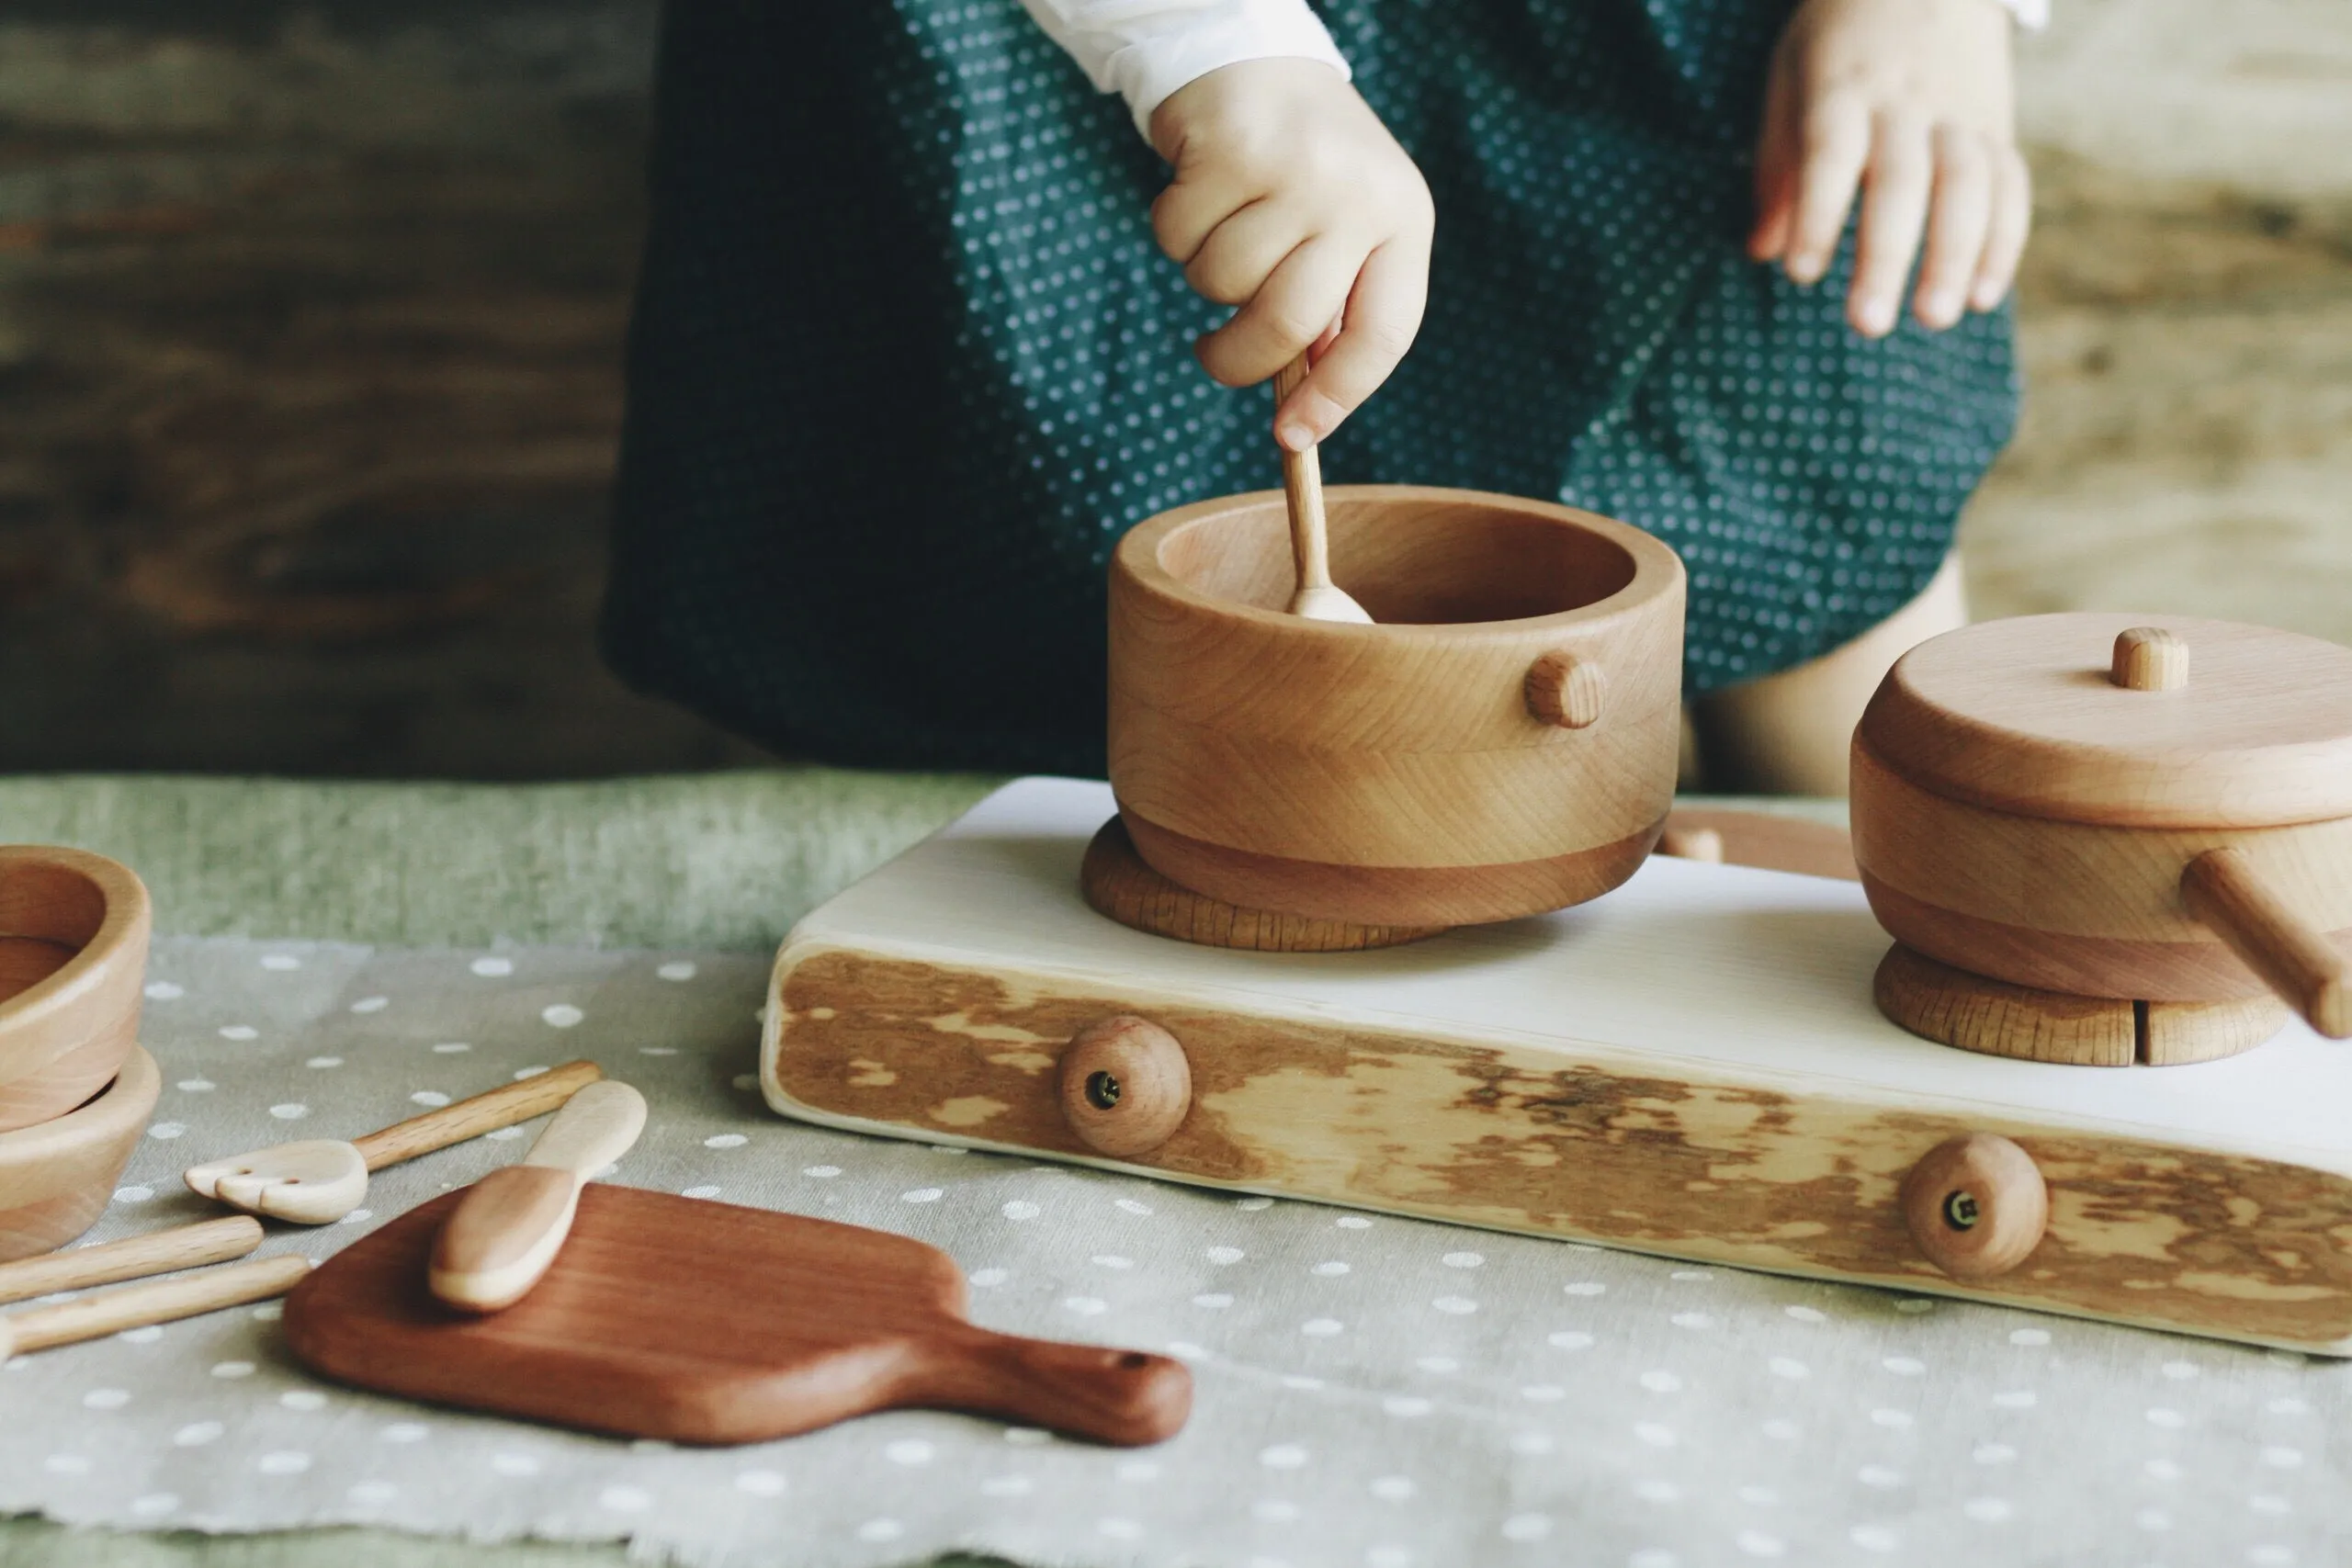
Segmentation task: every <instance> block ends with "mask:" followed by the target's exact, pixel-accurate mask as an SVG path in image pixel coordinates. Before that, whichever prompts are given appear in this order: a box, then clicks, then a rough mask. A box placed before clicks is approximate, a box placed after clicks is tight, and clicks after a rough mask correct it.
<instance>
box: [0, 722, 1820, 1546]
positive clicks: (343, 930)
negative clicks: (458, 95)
mask: <svg viewBox="0 0 2352 1568" xmlns="http://www.w3.org/2000/svg"><path fill="white" fill-rule="evenodd" d="M999 783H1001V781H1000V780H996V779H990V778H982V777H973V776H948V775H905V774H875V773H845V772H839V771H833V770H825V769H782V770H772V771H760V772H744V773H717V774H709V775H701V776H695V777H675V778H673V777H661V778H647V779H636V780H619V781H612V782H605V783H596V784H558V785H527V786H496V785H466V784H312V783H296V782H286V781H268V780H260V781H256V780H235V779H204V778H172V777H142V778H119V777H93V778H75V777H50V778H17V779H0V840H6V841H13V842H20V843H64V844H73V845H76V846H79V847H83V848H87V849H91V850H95V851H97V852H101V853H105V854H109V855H112V856H114V857H116V858H117V859H119V860H122V861H124V862H125V863H128V864H130V865H131V866H133V867H134V868H135V869H137V870H138V871H139V872H140V873H141V875H142V876H143V877H144V878H145V879H146V880H147V882H148V884H149V886H150V887H151V888H152V889H153V892H154V895H155V900H156V910H157V920H156V924H157V929H158V931H162V932H166V933H171V934H178V935H191V936H203V935H223V936H299V937H303V938H308V939H312V940H320V941H344V942H375V943H383V944H387V945H416V946H426V945H431V946H444V945H447V946H456V945H480V944H488V943H491V942H512V943H517V944H549V945H572V946H587V947H665V948H704V949H719V948H724V949H733V950H737V951H744V952H757V951H761V950H764V949H767V948H770V947H772V946H773V945H774V944H775V942H778V941H779V940H781V938H782V937H783V935H784V933H785V932H786V931H787V930H788V929H789V928H790V927H791V925H792V923H793V922H794V921H795V920H797V919H798V918H799V917H800V916H801V915H802V914H805V913H806V912H807V911H808V910H809V908H813V907H814V906H815V905H816V904H818V903H820V902H821V901H822V900H823V899H825V898H826V897H831V895H832V894H833V893H835V892H837V891H839V890H840V889H841V888H842V886H846V885H847V884H848V883H849V882H851V881H853V880H854V879H855V878H856V877H857V876H859V875H862V874H865V872H866V871H868V870H871V869H872V868H873V867H874V866H876V865H877V864H879V863H881V862H883V861H884V860H886V859H888V858H889V857H890V856H891V855H893V854H895V853H897V852H899V851H900V850H902V849H904V848H905V847H907V846H908V845H910V844H911V843H913V842H914V841H916V840H919V839H920V838H922V836H923V835H925V834H926V833H929V832H931V831H932V830H933V829H936V828H938V827H940V826H942V825H944V824H945V823H946V822H948V821H951V820H953V819H954V818H956V817H957V816H958V815H960V814H961V813H962V812H963V811H965V810H966V809H967V808H968V807H970V806H972V805H973V804H974V803H975V802H977V801H978V800H979V799H980V798H981V797H982V796H984V795H987V794H988V793H989V790H991V789H992V788H994V787H995V786H996V785H997V784H999ZM1770 807H1771V808H1774V809H1781V810H1785V811H1788V812H1790V813H1791V814H1792V815H1804V816H1809V817H1812V818H1816V819H1826V820H1837V819H1838V818H1839V815H1840V809H1841V808H1840V807H1838V806H1837V805H1836V804H1834V803H1827V802H1811V803H1794V802H1776V803H1770ZM18 1560H22V1561H27V1562H44V1563H56V1564H66V1565H72V1568H81V1565H83V1564H89V1565H91V1568H96V1565H97V1564H101V1563H103V1564H105V1565H106V1568H166V1565H169V1568H311V1565H312V1564H318V1565H325V1564H329V1563H333V1564H334V1565H335V1568H427V1565H431V1568H442V1565H446V1564H452V1563H460V1562H462V1563H466V1564H469V1565H474V1564H479V1565H482V1568H588V1565H590V1564H599V1565H602V1564H619V1563H622V1562H626V1561H627V1560H628V1553H627V1551H626V1549H625V1548H623V1547H621V1546H617V1545H613V1546H579V1545H569V1544H554V1543H518V1544H505V1545H494V1546H492V1545H476V1544H470V1543H466V1542H462V1541H455V1540H443V1539H435V1538H425V1537H416V1536H408V1535H401V1534H397V1533H394V1532H390V1531H383V1530H369V1529H342V1530H334V1531H300V1532H291V1533H288V1534H282V1535H268V1536H251V1537H238V1536H232V1537H207V1536H201V1535H198V1534H195V1533H192V1532H182V1533H166V1534H142V1535H137V1536H119V1535H114V1534H107V1533H99V1532H76V1531H68V1530H64V1529H59V1528H58V1527H55V1526H53V1525H50V1524H47V1523H45V1522H41V1521H38V1520H32V1519H21V1518H20V1519H10V1520H5V1521H0V1561H12V1562H13V1561H18Z"/></svg>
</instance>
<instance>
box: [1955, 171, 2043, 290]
mask: <svg viewBox="0 0 2352 1568" xmlns="http://www.w3.org/2000/svg"><path fill="white" fill-rule="evenodd" d="M1991 179H1992V187H1993V191H1992V202H1991V211H1990V216H1989V217H1988V219H1987V220H1986V226H1985V254H1984V255H1983V256H1982V257H1981V258H1980V259H1979V260H1978V262H1977V264H1976V276H1975V277H1974V279H1973V281H1972V282H1971V283H1970V284H1969V287H1968V303H1969V306H1970V308H1971V309H1973V310H1991V309H1992V308H1993V307H1994V306H1996V305H1998V304H1999V303H2000V302H2001V296H2003V295H2005V294H2007V292H2008V291H2009V285H2010V283H2011V282H2012V281H2014V280H2015V278H2016V277H2017V274H2018V258H2019V257H2020V256H2022V255H2023V254H2025V236H2026V231H2027V230H2028V229H2030V228H2031V227H2032V226H2033V176H2032V175H2030V174H2029V173H2027V172H2026V166H2025V159H2024V158H2023V157H2021V156H2019V154H2018V150H2017V149H2016V148H2015V147H2011V146H2007V145H2006V144H2005V145H2003V146H2002V147H2000V148H1999V149H1998V150H1997V151H1996V152H1994V154H1993V156H1992V175H1991Z"/></svg>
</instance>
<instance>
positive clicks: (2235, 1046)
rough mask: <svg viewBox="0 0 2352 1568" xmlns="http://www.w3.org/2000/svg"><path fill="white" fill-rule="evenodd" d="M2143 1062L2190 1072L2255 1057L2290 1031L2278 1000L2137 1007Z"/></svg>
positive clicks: (2149, 1004) (2252, 998)
mask: <svg viewBox="0 0 2352 1568" xmlns="http://www.w3.org/2000/svg"><path fill="white" fill-rule="evenodd" d="M2133 1005H2134V1006H2135V1007H2136V1008H2137V1009H2138V1010H2139V1014H2140V1060H2141V1061H2142V1062H2143V1063H2144V1064H2146V1065H2147V1066H2152V1067H2185V1066H2190V1065H2191V1064H2193V1063H2197V1062H2217V1061H2219V1060H2221V1059H2222V1057H2224V1056H2234V1055H2237V1054H2238V1053H2240V1052H2241V1051H2251V1050H2253V1049H2254V1048H2255V1047H2256V1046H2257V1045H2260V1044H2262V1043H2265V1042H2267V1041H2268V1040H2270V1039H2271V1038H2272V1037H2274V1036H2275V1035H2277V1034H2278V1032H2279V1031H2280V1030H2281V1029H2284V1028H2285V1027H2286V1026H2287V1016H2288V1015H2287V1008H2286V1005H2285V1004H2284V1003H2282V1002H2280V1001H2279V1000H2278V998H2276V997H2245V998H2241V999H2239V1000H2237V1001H2229V1002H2137V1003H2134V1004H2133Z"/></svg>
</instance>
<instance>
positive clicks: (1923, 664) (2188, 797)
mask: <svg viewBox="0 0 2352 1568" xmlns="http://www.w3.org/2000/svg"><path fill="white" fill-rule="evenodd" d="M1856 739H1857V740H1858V742H1860V743H1862V744H1866V745H1868V746H1869V747H1870V749H1871V750H1873V751H1874V752H1876V753H1877V755H1878V756H1879V757H1880V758H1881V759H1883V761H1885V762H1886V763H1887V764H1888V765H1889V766H1890V767H1892V768H1894V770H1895V771H1897V772H1898V773H1902V774H1903V775H1904V776H1905V777H1906V778H1908V779H1910V780H1911V781H1912V782H1913V783H1915V784H1918V785H1919V786H1920V787H1922V788H1924V789H1928V790H1932V791H1934V792H1935V793H1937V794H1939V795H1949V796H1951V797H1953V798H1955V799H1959V800H1965V801H1970V802H1973V803H1974V804H1976V805H1979V806H1987V807H1993V808H1995V809H1996V810H2001V811H2013V812H2017V813H2019V814H2021V815H2025V816H2031V817H2043V818H2056V819H2059V820H2063V821H2079V822H2094V823H2099V824H2103V825H2108V826H2113V827H2136V828H2270V827H2280V826H2284V825H2287V824H2290V823H2297V822H2315V821H2321V820H2324V819H2327V818H2338V817H2352V649H2347V648H2343V647H2339V646H2337V645H2336V644H2335V643H2332V642H2325V641H2323V640H2321V639H2320V638H2318V637H2302V636H2300V635H2298V634H2296V633H2293V632H2283V631H2276V630H2272V629H2270V628H2268V627H2266V626H2244V625H2240V624H2238V623H2236V622H2232V621H2207V620H2197V619H2193V618H2190V617H2188V616H2183V615H2117V614H2107V613H2078V614H2072V615H2025V616H2019V617H2018V618H2016V619H2013V620H2002V621H1986V622H1983V623H1981V624H1979V625H1976V626H1965V627H1962V629H1961V630H1959V631H1954V632H1947V633H1945V634H1944V635H1943V636H1941V637H1935V638H1933V639H1931V640H1929V641H1928V642H1925V643H1922V644H1920V645H1919V646H1918V647H1917V648H1915V649H1912V650H1911V651H1910V652H1909V653H1906V654H1905V655H1904V656H1903V657H1902V659H1900V660H1897V661H1896V663H1895V666H1894V669H1893V670H1892V671H1889V672H1888V674H1887V678H1886V681H1885V682H1884V683H1883V685H1881V686H1880V688H1879V690H1878V694H1877V695H1876V696H1874V697H1872V698H1871V705H1870V707H1869V709H1868V710H1867V711H1866V712H1865V713H1864V714H1863V716H1862V722H1861V728H1860V730H1859V731H1858V733H1857V737H1856Z"/></svg>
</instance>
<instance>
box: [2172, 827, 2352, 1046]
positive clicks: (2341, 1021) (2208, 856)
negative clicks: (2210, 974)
mask: <svg viewBox="0 0 2352 1568" xmlns="http://www.w3.org/2000/svg"><path fill="white" fill-rule="evenodd" d="M2180 901H2181V904H2182V907H2183V908H2187V909H2188V912H2189V913H2190V914H2192V915H2194V916H2196V917H2197V918H2198V919H2199V920H2201V921H2202V922H2204V924H2205V926H2206V927H2207V929H2209V930H2211V931H2212V932H2213V933H2214V934H2215V935H2217V936H2219V937H2220V938H2221V939H2222V941H2223V942H2226V943H2228V944H2229V948H2230V951H2231V952H2233V953H2236V954H2237V955H2238V957H2239V958H2241V959H2243V960H2245V966H2246V967H2247V968H2249V969H2251V970H2253V971H2254V972H2255V973H2256V974H2257V975H2259V976H2262V978H2263V981H2264V983H2265V984H2267V985H2268V986H2269V987H2270V988H2271V990H2272V991H2273V992H2275V993H2276V994H2277V995H2278V997H2279V998H2281V999H2282V1000H2284V1001H2285V1002H2286V1003H2287V1005H2288V1006H2290V1007H2291V1008H2293V1009H2294V1010H2296V1011H2297V1012H2299V1013H2301V1014H2302V1015H2303V1018H2304V1020H2305V1021H2307V1022H2309V1023H2310V1024H2311V1026H2312V1028H2313V1029H2316V1030H2318V1031H2319V1032H2321V1033H2322V1034H2325V1035H2329V1036H2331V1037H2333V1038H2335V1039H2337V1040H2341V1039H2343V1038H2345V1037H2346V1035H2352V957H2347V956H2346V954H2345V953H2341V952H2339V951H2337V949H2336V948H2335V945H2334V944H2333V943H2332V942H2330V941H2329V939H2328V935H2327V933H2326V932H2325V931H2323V930H2321V929H2320V928H2318V927H2316V926H2314V925H2312V923H2311V922H2310V921H2309V920H2307V919H2304V918H2303V916H2302V913H2301V910H2299V909H2298V908H2296V907H2295V906H2294V904H2292V903H2291V902H2290V901H2289V899H2288V898H2286V897H2282V896H2281V894H2280V891H2279V889H2278V887H2277V886H2274V885H2273V884H2272V883H2271V882H2270V881H2269V879H2268V878H2267V877H2266V876H2265V875H2264V874H2262V872H2261V870H2260V869H2259V868H2257V867H2256V864H2255V863H2254V859H2253V857H2252V856H2250V855H2248V854H2247V853H2246V852H2245V850H2243V849H2240V848H2238V847H2236V846H2234V845H2233V846H2231V847H2229V848H2226V849H2219V850H2208V851H2207V852H2205V853H2203V854H2201V855H2199V856H2198V857H2197V858H2196V859H2195V860H2193V861H2190V862H2189V863H2188V868H2187V869H2186V870H2184V871H2183V872H2182V873H2181V874H2180Z"/></svg>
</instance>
